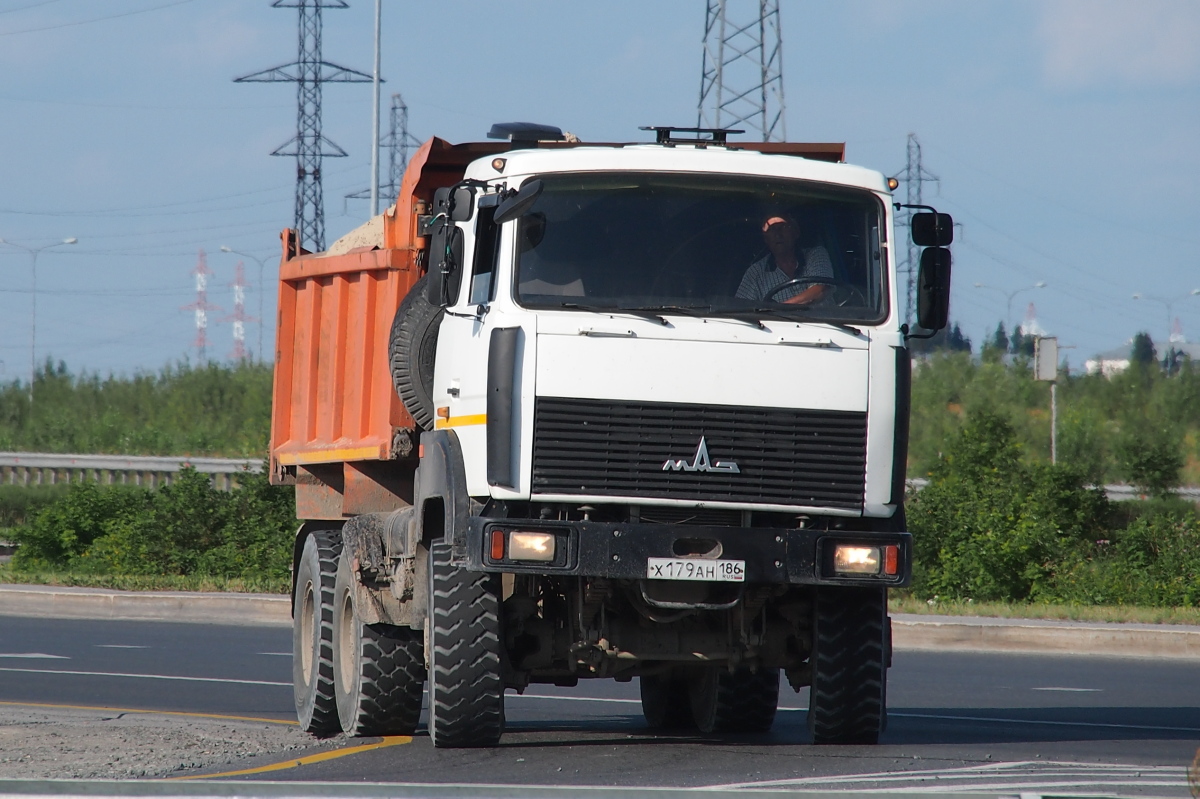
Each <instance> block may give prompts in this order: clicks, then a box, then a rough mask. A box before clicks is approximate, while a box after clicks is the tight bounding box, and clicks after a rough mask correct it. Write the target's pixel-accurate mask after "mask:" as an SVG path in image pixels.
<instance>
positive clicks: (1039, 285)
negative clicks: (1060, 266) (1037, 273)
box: [975, 280, 1046, 332]
mask: <svg viewBox="0 0 1200 799" xmlns="http://www.w3.org/2000/svg"><path fill="white" fill-rule="evenodd" d="M975 288H977V289H991V290H992V291H998V292H1000V293H1001V294H1003V295H1004V300H1005V306H1004V308H1005V311H1004V323H1005V324H1006V325H1007V324H1012V304H1013V298H1014V297H1016V296H1017V295H1018V294H1020V293H1021V292H1023V291H1033V290H1034V289H1044V288H1046V281H1044V280H1039V281H1038V282H1036V283H1034V284H1033V285H1032V286H1022V287H1021V288H1019V289H1013V290H1012V291H1005V290H1004V289H1002V288H998V287H996V286H989V285H987V284H986V283H976V284H975ZM1010 332H1011V331H1010Z"/></svg>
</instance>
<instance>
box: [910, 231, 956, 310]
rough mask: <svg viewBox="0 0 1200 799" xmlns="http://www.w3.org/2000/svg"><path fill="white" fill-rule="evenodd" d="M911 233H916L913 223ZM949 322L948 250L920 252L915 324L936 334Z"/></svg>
mask: <svg viewBox="0 0 1200 799" xmlns="http://www.w3.org/2000/svg"><path fill="white" fill-rule="evenodd" d="M929 216H932V214H929ZM941 216H944V214H941ZM915 218H916V217H915V216H914V219H915ZM913 231H914V233H915V231H916V225H915V224H914V225H913ZM949 320H950V251H949V250H947V249H946V248H945V247H930V248H928V249H927V250H925V251H924V252H923V253H921V269H920V272H918V275H917V324H918V325H920V326H921V327H922V328H924V329H926V330H935V331H936V330H941V329H942V328H944V327H945V326H946V323H947V322H948V321H949Z"/></svg>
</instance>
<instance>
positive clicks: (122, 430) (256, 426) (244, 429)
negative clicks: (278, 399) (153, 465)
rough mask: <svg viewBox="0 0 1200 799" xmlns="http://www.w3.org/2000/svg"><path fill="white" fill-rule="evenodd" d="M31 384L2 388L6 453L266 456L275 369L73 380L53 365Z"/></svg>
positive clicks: (187, 370) (0, 439)
mask: <svg viewBox="0 0 1200 799" xmlns="http://www.w3.org/2000/svg"><path fill="white" fill-rule="evenodd" d="M34 390H35V394H36V399H37V402H36V403H35V404H33V405H32V406H31V405H30V402H29V385H28V383H24V384H22V383H20V382H19V381H14V382H11V383H7V384H0V450H19V451H25V452H82V453H114V454H121V455H215V456H224V457H249V458H254V457H262V455H263V453H265V452H266V449H267V438H268V435H269V432H270V427H271V365H270V364H260V363H253V362H249V361H241V362H238V363H236V364H232V365H223V364H218V363H208V364H204V365H200V366H193V365H190V364H187V363H183V364H178V365H174V366H168V367H166V368H164V369H162V370H160V371H159V372H138V373H136V374H134V375H132V376H113V375H109V376H108V377H101V376H99V375H94V374H88V373H86V372H85V373H82V374H79V375H72V374H71V373H70V372H69V371H68V370H67V368H66V366H65V365H64V364H62V363H59V364H57V365H56V364H53V363H51V362H49V361H47V362H46V363H45V364H44V365H43V366H42V368H41V369H40V370H39V371H38V373H37V375H36V378H35V381H34Z"/></svg>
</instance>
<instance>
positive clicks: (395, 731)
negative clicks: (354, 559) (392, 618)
mask: <svg viewBox="0 0 1200 799" xmlns="http://www.w3.org/2000/svg"><path fill="white" fill-rule="evenodd" d="M353 580H354V573H353V571H352V570H351V568H350V564H349V562H348V560H347V559H346V558H342V563H341V565H340V566H339V567H338V573H337V582H336V584H335V587H334V604H333V607H334V618H333V656H334V658H333V674H334V693H335V696H336V699H337V711H338V719H339V721H340V722H341V728H342V732H344V733H346V734H347V735H359V736H361V735H412V734H413V732H414V731H415V730H416V728H417V722H418V721H420V718H421V696H422V694H423V692H424V689H425V653H424V651H423V646H422V641H421V633H419V632H417V631H415V630H411V629H409V628H407V627H396V626H393V625H391V624H363V623H362V622H361V621H360V620H359V615H358V614H357V613H356V612H355V605H354V590H353V589H354V583H353Z"/></svg>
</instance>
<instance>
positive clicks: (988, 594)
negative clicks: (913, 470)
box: [908, 412, 1109, 601]
mask: <svg viewBox="0 0 1200 799" xmlns="http://www.w3.org/2000/svg"><path fill="white" fill-rule="evenodd" d="M1108 513H1109V503H1108V500H1107V499H1106V498H1105V497H1104V495H1103V493H1102V492H1100V491H1098V490H1090V489H1087V488H1085V487H1084V480H1083V477H1082V476H1081V475H1080V474H1079V472H1077V471H1074V470H1072V469H1069V468H1066V467H1054V466H1048V465H1043V464H1029V463H1026V462H1024V461H1023V460H1022V454H1021V447H1020V446H1019V445H1018V444H1017V442H1016V437H1015V434H1014V432H1013V429H1012V426H1011V425H1010V424H1009V423H1008V422H1007V421H1005V420H1004V419H1002V418H1000V417H999V416H997V415H995V414H991V413H987V412H980V413H977V414H972V415H971V416H970V417H969V418H968V420H967V423H966V425H965V426H964V428H963V429H962V430H961V431H960V432H959V433H958V434H957V436H956V437H955V438H954V439H953V440H952V442H951V443H950V446H949V448H948V450H947V452H946V453H945V454H944V455H943V456H942V458H941V460H940V462H939V463H938V465H937V466H936V467H935V468H934V470H933V472H932V474H931V477H930V483H929V485H928V486H927V487H926V488H925V489H923V490H922V491H921V492H919V493H918V494H917V495H916V496H915V498H914V499H913V500H912V501H911V502H910V504H909V508H908V525H909V528H910V529H911V530H912V532H913V546H914V555H915V561H916V564H915V574H914V591H915V592H916V593H917V594H918V595H920V596H934V595H937V596H942V597H950V598H962V599H966V598H973V599H980V600H1007V601H1013V600H1016V601H1024V600H1033V599H1043V598H1045V597H1046V596H1048V595H1052V594H1053V582H1054V579H1055V577H1056V575H1057V573H1058V570H1059V568H1060V566H1061V564H1062V563H1063V561H1064V560H1068V559H1070V556H1071V554H1072V553H1073V552H1075V551H1076V550H1077V549H1078V548H1079V547H1080V546H1081V545H1082V544H1084V543H1085V542H1086V541H1088V540H1089V539H1090V538H1091V536H1092V535H1093V531H1094V530H1095V529H1097V528H1098V527H1099V528H1103V527H1104V526H1105V525H1106V520H1107V516H1108Z"/></svg>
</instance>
